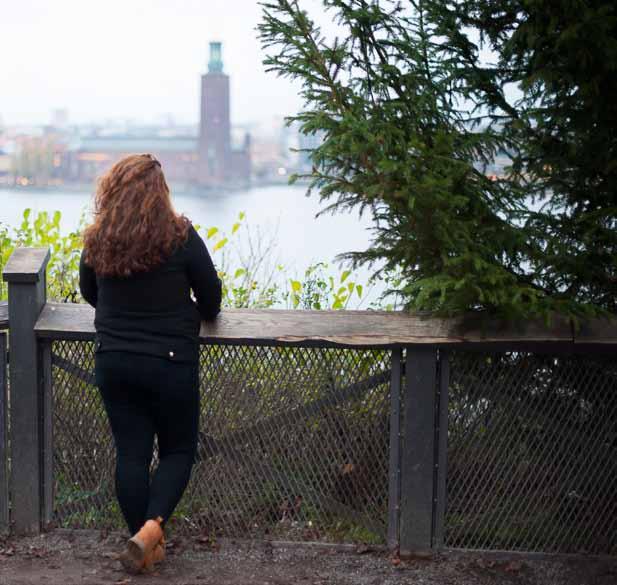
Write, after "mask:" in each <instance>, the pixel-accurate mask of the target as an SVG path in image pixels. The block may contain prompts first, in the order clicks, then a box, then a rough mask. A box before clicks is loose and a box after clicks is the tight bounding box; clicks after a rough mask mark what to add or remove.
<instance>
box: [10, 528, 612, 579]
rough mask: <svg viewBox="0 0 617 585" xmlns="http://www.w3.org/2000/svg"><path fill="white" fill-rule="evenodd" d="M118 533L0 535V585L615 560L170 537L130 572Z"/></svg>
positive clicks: (461, 574) (408, 572)
mask: <svg viewBox="0 0 617 585" xmlns="http://www.w3.org/2000/svg"><path fill="white" fill-rule="evenodd" d="M123 542H124V538H123V536H122V535H119V534H105V533H98V532H95V531H76V532H69V531H60V530H56V531H52V532H49V533H47V534H43V535H41V536H37V537H29V538H10V539H3V540H0V585H22V584H23V585H32V584H41V583H44V584H45V585H56V584H58V585H60V584H62V585H65V584H73V583H74V584H84V585H86V584H87V585H99V584H105V585H109V584H114V585H146V584H149V583H153V584H160V585H248V584H250V585H423V584H431V585H497V584H499V585H502V584H503V585H509V584H512V585H617V559H581V558H576V559H574V558H569V559H563V558H562V559H557V558H544V559H542V558H533V559H532V558H528V557H522V556H512V555H510V556H499V555H495V554H477V553H448V554H441V555H438V556H437V557H435V558H433V559H430V560H426V559H407V560H400V559H398V558H397V557H393V556H392V555H390V554H388V553H385V552H383V551H380V550H376V549H371V548H368V547H332V546H306V545H302V546H298V545H293V544H283V543H269V542H264V541H260V542H234V541H225V542H223V543H213V542H212V541H211V540H209V539H207V538H195V539H188V538H185V539H181V538H176V539H174V540H171V541H170V543H169V547H168V553H169V554H168V558H167V560H166V561H165V563H164V564H163V565H161V566H160V568H159V569H158V570H157V572H155V573H153V574H149V575H138V576H130V575H127V574H126V573H124V571H123V570H122V568H121V567H120V565H119V563H118V561H117V560H116V555H117V553H118V552H119V551H120V550H121V549H122V545H123Z"/></svg>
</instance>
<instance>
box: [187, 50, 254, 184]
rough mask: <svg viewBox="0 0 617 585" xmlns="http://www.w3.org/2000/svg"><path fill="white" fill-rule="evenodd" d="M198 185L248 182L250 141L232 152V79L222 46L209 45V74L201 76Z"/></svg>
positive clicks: (248, 139)
mask: <svg viewBox="0 0 617 585" xmlns="http://www.w3.org/2000/svg"><path fill="white" fill-rule="evenodd" d="M200 105H201V107H200V111H201V116H200V125H199V171H198V182H199V183H200V184H202V185H219V184H224V183H228V182H237V181H248V179H249V177H250V168H251V167H250V138H249V136H248V135H247V136H246V137H245V140H244V143H243V144H242V146H241V147H240V148H238V149H232V142H231V119H230V111H229V110H230V96H229V76H228V75H226V74H225V73H224V72H223V60H222V55H221V43H210V60H209V62H208V73H206V74H205V75H202V77H201V104H200Z"/></svg>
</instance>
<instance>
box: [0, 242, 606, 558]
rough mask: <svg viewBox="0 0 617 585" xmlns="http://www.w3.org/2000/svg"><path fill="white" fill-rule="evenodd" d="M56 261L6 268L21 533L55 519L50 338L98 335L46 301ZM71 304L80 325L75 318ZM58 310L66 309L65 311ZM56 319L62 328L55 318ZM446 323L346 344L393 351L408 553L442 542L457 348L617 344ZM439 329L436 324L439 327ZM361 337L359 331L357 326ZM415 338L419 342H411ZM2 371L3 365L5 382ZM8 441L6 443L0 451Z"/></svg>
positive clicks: (399, 515)
mask: <svg viewBox="0 0 617 585" xmlns="http://www.w3.org/2000/svg"><path fill="white" fill-rule="evenodd" d="M48 258H49V252H48V251H47V250H42V249H34V250H33V249H20V250H17V251H16V252H15V254H14V256H13V257H12V258H11V260H10V261H9V263H8V264H7V266H6V268H5V272H4V279H5V280H6V281H8V283H9V314H10V317H11V323H12V326H11V328H10V345H11V361H12V362H13V367H12V368H11V370H10V384H11V387H13V388H17V387H18V388H19V389H20V391H19V392H18V393H16V394H15V396H14V397H13V401H12V404H11V412H10V417H11V423H12V424H11V429H12V431H11V434H12V438H13V441H12V443H11V457H12V462H13V467H12V475H11V486H12V495H13V501H12V510H11V512H12V518H11V520H12V526H13V528H14V530H15V532H16V533H36V532H38V531H40V530H41V528H42V527H45V526H46V525H47V524H48V523H49V522H50V520H51V518H52V510H53V462H52V461H53V458H52V448H53V435H52V433H53V430H52V409H53V405H52V403H51V400H52V391H51V380H52V375H51V372H52V366H53V364H54V363H55V364H56V365H57V364H58V361H57V358H54V356H53V355H52V340H54V339H56V340H82V341H90V340H92V339H93V334H92V328H91V318H92V314H91V312H90V310H89V309H87V310H86V309H84V308H83V306H81V307H77V306H72V307H66V306H64V307H62V306H60V305H57V306H54V305H52V304H48V303H46V299H45V293H46V291H45V267H46V264H47V261H48ZM69 309H70V311H71V316H73V315H74V316H75V317H76V319H75V321H76V322H72V320H71V319H69V318H67V316H66V315H68V314H69V313H68V312H67V311H69ZM63 312H64V313H63ZM349 313H350V314H351V313H362V315H361V316H360V315H358V316H355V315H350V317H351V318H354V319H358V318H361V319H362V320H365V319H371V318H372V315H374V313H373V312H369V311H364V312H349ZM60 314H63V315H65V316H64V317H58V315H60ZM54 315H55V316H54ZM80 315H81V317H79V316H80ZM77 317H79V318H77ZM83 318H86V319H87V320H88V321H89V325H88V327H84V326H83V324H82V325H80V324H79V323H78V321H79V320H80V319H82V321H83ZM54 320H55V325H53V326H52V325H50V322H52V321H54ZM58 323H59V324H60V325H58ZM465 323H466V326H467V327H469V324H468V323H467V322H466V321H465ZM459 325H460V324H459ZM440 328H441V329H442V331H439V329H440ZM443 328H444V325H443V322H438V321H437V320H434V321H433V322H430V323H428V325H427V323H426V322H422V323H420V325H419V329H420V330H421V332H420V333H416V334H413V333H412V334H410V335H407V336H403V337H400V336H399V337H397V335H396V334H392V335H391V337H387V335H385V338H386V339H390V341H387V340H386V341H384V339H383V338H381V339H380V340H379V342H375V343H372V342H371V339H372V338H371V333H372V332H370V330H369V327H368V326H367V327H366V328H365V329H366V331H365V332H364V333H358V334H357V335H358V339H359V340H360V341H357V340H356V341H354V342H353V343H350V344H349V345H348V347H352V348H354V349H358V348H361V347H365V348H380V349H388V350H389V351H391V356H392V360H391V371H390V374H389V375H390V388H391V402H390V412H389V433H390V435H389V462H388V466H389V473H388V526H387V535H386V539H387V543H388V546H389V547H390V548H392V549H394V548H398V549H400V552H401V554H406V553H418V552H430V551H434V550H439V549H442V548H443V547H444V532H445V522H446V499H447V498H446V496H447V494H446V480H447V469H448V462H447V448H448V405H449V397H448V392H449V380H450V352H451V349H452V348H453V347H456V348H461V349H465V350H466V351H467V350H469V351H486V350H490V351H502V352H503V351H520V350H523V349H524V350H526V351H533V352H537V353H543V352H548V353H554V354H560V353H564V354H570V353H582V354H586V355H598V354H604V353H607V352H609V353H610V352H613V353H614V351H615V347H616V346H617V328H616V327H615V326H614V325H613V324H608V325H607V324H606V323H601V324H600V325H597V326H595V328H594V327H588V326H584V327H583V329H582V330H581V332H579V333H578V334H577V335H574V332H573V331H572V329H571V328H570V326H569V324H566V325H564V324H563V323H561V324H558V325H557V326H556V327H553V329H552V330H551V331H550V332H549V333H550V335H549V334H548V333H547V332H546V331H543V330H539V329H537V328H536V329H533V327H532V328H531V329H530V330H528V331H526V332H523V333H522V334H516V335H512V333H511V332H508V331H505V332H504V331H503V329H499V328H497V329H496V330H495V331H494V334H493V336H492V338H491V339H489V340H488V341H483V338H485V337H486V336H485V335H484V333H483V332H482V331H478V330H477V329H478V328H477V327H476V331H475V332H474V334H473V336H472V337H473V342H470V341H466V338H465V336H464V334H463V333H460V332H459V333H453V331H459V330H455V329H452V328H451V329H449V330H448V329H447V330H446V331H445V332H444V331H443ZM351 329H353V328H351ZM433 329H436V330H438V331H437V332H434V330H433ZM472 329H473V324H472ZM353 335H356V333H355V329H354V333H353ZM353 335H352V336H353ZM346 339H347V338H345V337H341V336H340V334H336V335H335V334H332V337H331V338H324V337H322V336H319V335H317V336H314V337H312V338H309V337H307V338H304V339H303V338H302V337H301V336H300V335H299V334H298V335H296V336H293V333H291V331H290V333H288V334H287V336H283V337H281V338H278V339H277V338H274V337H273V338H272V339H271V340H270V341H269V343H270V344H272V345H287V346H293V347H339V348H344V347H347V345H346V343H347V342H346V341H345V340H346ZM412 339H414V340H415V339H417V341H410V340H412ZM210 342H211V343H214V344H216V343H220V344H236V345H264V342H263V341H260V340H259V338H257V337H251V335H249V334H247V335H246V336H245V337H242V338H238V339H235V340H234V339H225V338H224V337H223V338H214V339H213V340H211V341H210ZM0 343H1V338H0ZM0 349H1V347H0ZM0 353H2V352H0ZM4 355H5V354H4ZM54 360H55V361H54ZM0 365H1V364H0ZM65 365H66V364H65ZM69 366H70V364H69ZM0 370H1V368H0ZM73 373H74V374H75V375H77V376H83V377H84V378H87V379H89V380H91V378H92V376H91V373H89V372H86V371H83V372H80V371H79V368H77V369H76V368H73ZM1 375H2V373H1V371H0V381H1V380H2V378H1ZM5 386H6V385H5ZM0 396H1V395H0ZM0 407H1V402H0ZM0 413H1V411H0ZM1 447H2V445H1V443H0V455H1ZM5 460H6V457H5ZM1 489H2V487H1V485H0V490H1ZM0 495H1V491H0ZM0 512H1V511H0ZM0 519H1V516H0Z"/></svg>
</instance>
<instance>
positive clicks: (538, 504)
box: [445, 352, 617, 554]
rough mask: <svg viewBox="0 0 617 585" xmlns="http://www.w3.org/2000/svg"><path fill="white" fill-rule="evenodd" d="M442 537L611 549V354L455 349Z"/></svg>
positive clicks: (497, 545) (615, 520)
mask: <svg viewBox="0 0 617 585" xmlns="http://www.w3.org/2000/svg"><path fill="white" fill-rule="evenodd" d="M447 493H448V499H447V515H446V533H445V534H446V538H445V544H446V546H448V547H456V548H461V547H462V548H473V549H502V550H524V551H532V550H533V551H545V552H564V553H579V552H584V553H604V554H606V553H608V554H617V366H616V364H615V361H614V360H612V361H606V360H604V361H598V360H594V359H589V358H583V357H573V356H569V357H552V356H542V355H534V354H530V353H526V352H510V353H499V354H477V353H465V352H456V353H453V355H452V359H451V367H450V385H449V428H448V475H447Z"/></svg>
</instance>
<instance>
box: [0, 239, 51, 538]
mask: <svg viewBox="0 0 617 585" xmlns="http://www.w3.org/2000/svg"><path fill="white" fill-rule="evenodd" d="M48 261H49V250H48V249H46V248H17V249H16V250H15V251H14V252H13V254H12V256H11V257H10V258H9V261H8V262H7V263H6V266H5V268H4V273H3V278H4V280H5V281H6V282H8V286H9V345H10V351H11V358H10V369H9V376H10V393H11V412H10V420H11V480H10V488H11V525H12V528H13V530H14V531H15V533H16V534H38V533H39V532H40V529H41V514H42V507H43V500H42V485H43V465H42V456H41V454H42V452H43V450H42V437H43V399H42V396H41V387H42V385H41V383H40V381H41V367H40V366H41V364H40V363H39V362H40V357H39V351H38V347H37V341H36V336H35V334H34V325H35V323H36V320H37V318H38V316H39V314H40V312H41V310H42V308H43V306H44V305H45V301H46V278H45V268H46V267H47V263H48Z"/></svg>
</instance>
